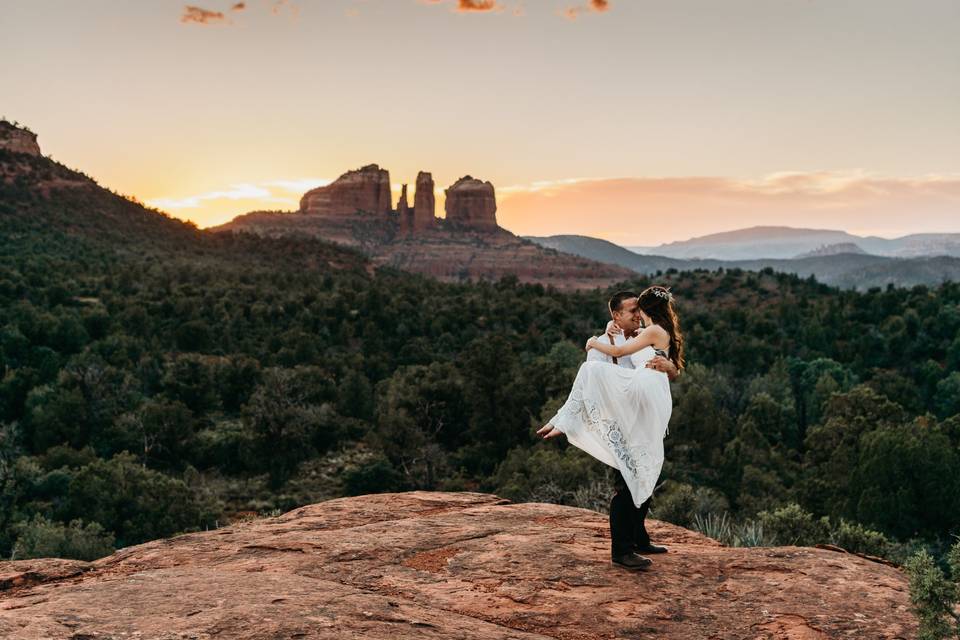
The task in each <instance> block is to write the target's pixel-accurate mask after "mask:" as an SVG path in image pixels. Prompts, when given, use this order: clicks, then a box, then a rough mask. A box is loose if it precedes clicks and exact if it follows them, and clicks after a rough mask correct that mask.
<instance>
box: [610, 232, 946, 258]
mask: <svg viewBox="0 0 960 640" xmlns="http://www.w3.org/2000/svg"><path fill="white" fill-rule="evenodd" d="M843 244H852V245H856V246H857V247H859V248H860V249H861V250H862V251H864V252H866V253H870V254H873V255H878V256H886V257H891V258H913V257H922V256H926V257H932V256H958V257H960V233H918V234H911V235H907V236H903V237H900V238H891V239H888V238H879V237H877V236H857V235H853V234H851V233H847V232H846V231H837V230H833V229H803V228H794V227H777V226H759V227H750V228H746V229H737V230H734V231H724V232H722V233H714V234H710V235H706V236H699V237H696V238H690V239H689V240H681V241H677V242H670V243H667V244H662V245H659V246H654V247H627V248H628V249H630V250H631V251H634V252H636V253H641V254H647V255H658V256H665V257H669V258H682V259H689V258H701V259H714V260H756V259H764V258H774V259H786V258H793V257H796V256H799V255H803V254H807V253H810V252H813V251H816V250H818V249H820V248H822V247H824V246H830V245H843Z"/></svg>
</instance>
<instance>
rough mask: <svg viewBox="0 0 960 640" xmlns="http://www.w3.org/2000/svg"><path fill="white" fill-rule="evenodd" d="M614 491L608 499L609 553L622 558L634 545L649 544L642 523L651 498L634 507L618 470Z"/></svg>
mask: <svg viewBox="0 0 960 640" xmlns="http://www.w3.org/2000/svg"><path fill="white" fill-rule="evenodd" d="M614 491H615V493H614V494H613V497H612V498H611V499H610V551H611V553H612V555H614V556H622V555H624V554H627V553H630V552H631V551H632V550H633V546H634V545H638V546H640V547H645V546H647V545H648V544H650V535H649V534H648V533H647V527H646V525H645V524H644V521H645V520H646V519H647V511H649V510H650V500H652V499H653V496H651V497H650V498H647V501H646V502H644V503H643V504H642V505H640V506H639V507H637V506H634V504H633V497H632V496H631V495H630V489H628V488H627V481H626V480H624V478H623V473H622V472H621V471H619V470H618V471H617V481H616V485H615V486H614Z"/></svg>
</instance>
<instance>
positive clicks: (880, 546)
mask: <svg viewBox="0 0 960 640" xmlns="http://www.w3.org/2000/svg"><path fill="white" fill-rule="evenodd" d="M830 543H831V544H835V545H836V546H838V547H841V548H843V549H846V550H847V551H853V552H854V553H866V554H869V555H872V556H880V557H886V556H887V555H888V554H889V552H890V540H889V539H888V538H887V536H885V535H883V534H882V533H880V532H879V531H874V530H873V529H867V528H866V527H864V526H863V525H862V524H860V523H859V522H848V521H846V520H844V519H843V518H841V519H840V524H839V525H838V526H837V527H836V528H835V529H834V530H833V532H832V533H831V534H830Z"/></svg>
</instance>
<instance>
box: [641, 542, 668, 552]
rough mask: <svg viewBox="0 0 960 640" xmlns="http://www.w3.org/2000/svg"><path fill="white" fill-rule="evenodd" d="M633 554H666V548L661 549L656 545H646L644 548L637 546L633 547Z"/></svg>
mask: <svg viewBox="0 0 960 640" xmlns="http://www.w3.org/2000/svg"><path fill="white" fill-rule="evenodd" d="M633 552H634V553H666V552H667V548H666V547H661V546H660V545H656V544H648V545H646V546H640V545H638V544H637V545H634V546H633Z"/></svg>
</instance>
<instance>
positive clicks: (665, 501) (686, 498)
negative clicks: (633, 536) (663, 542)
mask: <svg viewBox="0 0 960 640" xmlns="http://www.w3.org/2000/svg"><path fill="white" fill-rule="evenodd" d="M696 503H697V499H696V496H695V494H694V490H693V487H691V486H690V485H689V484H684V483H679V482H667V483H665V485H664V487H663V490H662V491H661V492H660V493H659V494H658V495H657V497H656V504H651V505H650V512H651V513H650V515H651V516H653V517H654V518H656V519H657V520H663V521H665V522H671V523H673V524H675V525H677V526H680V527H689V526H690V524H691V523H692V522H693V519H694V516H695V514H694V509H695V507H696ZM711 537H712V536H711Z"/></svg>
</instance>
